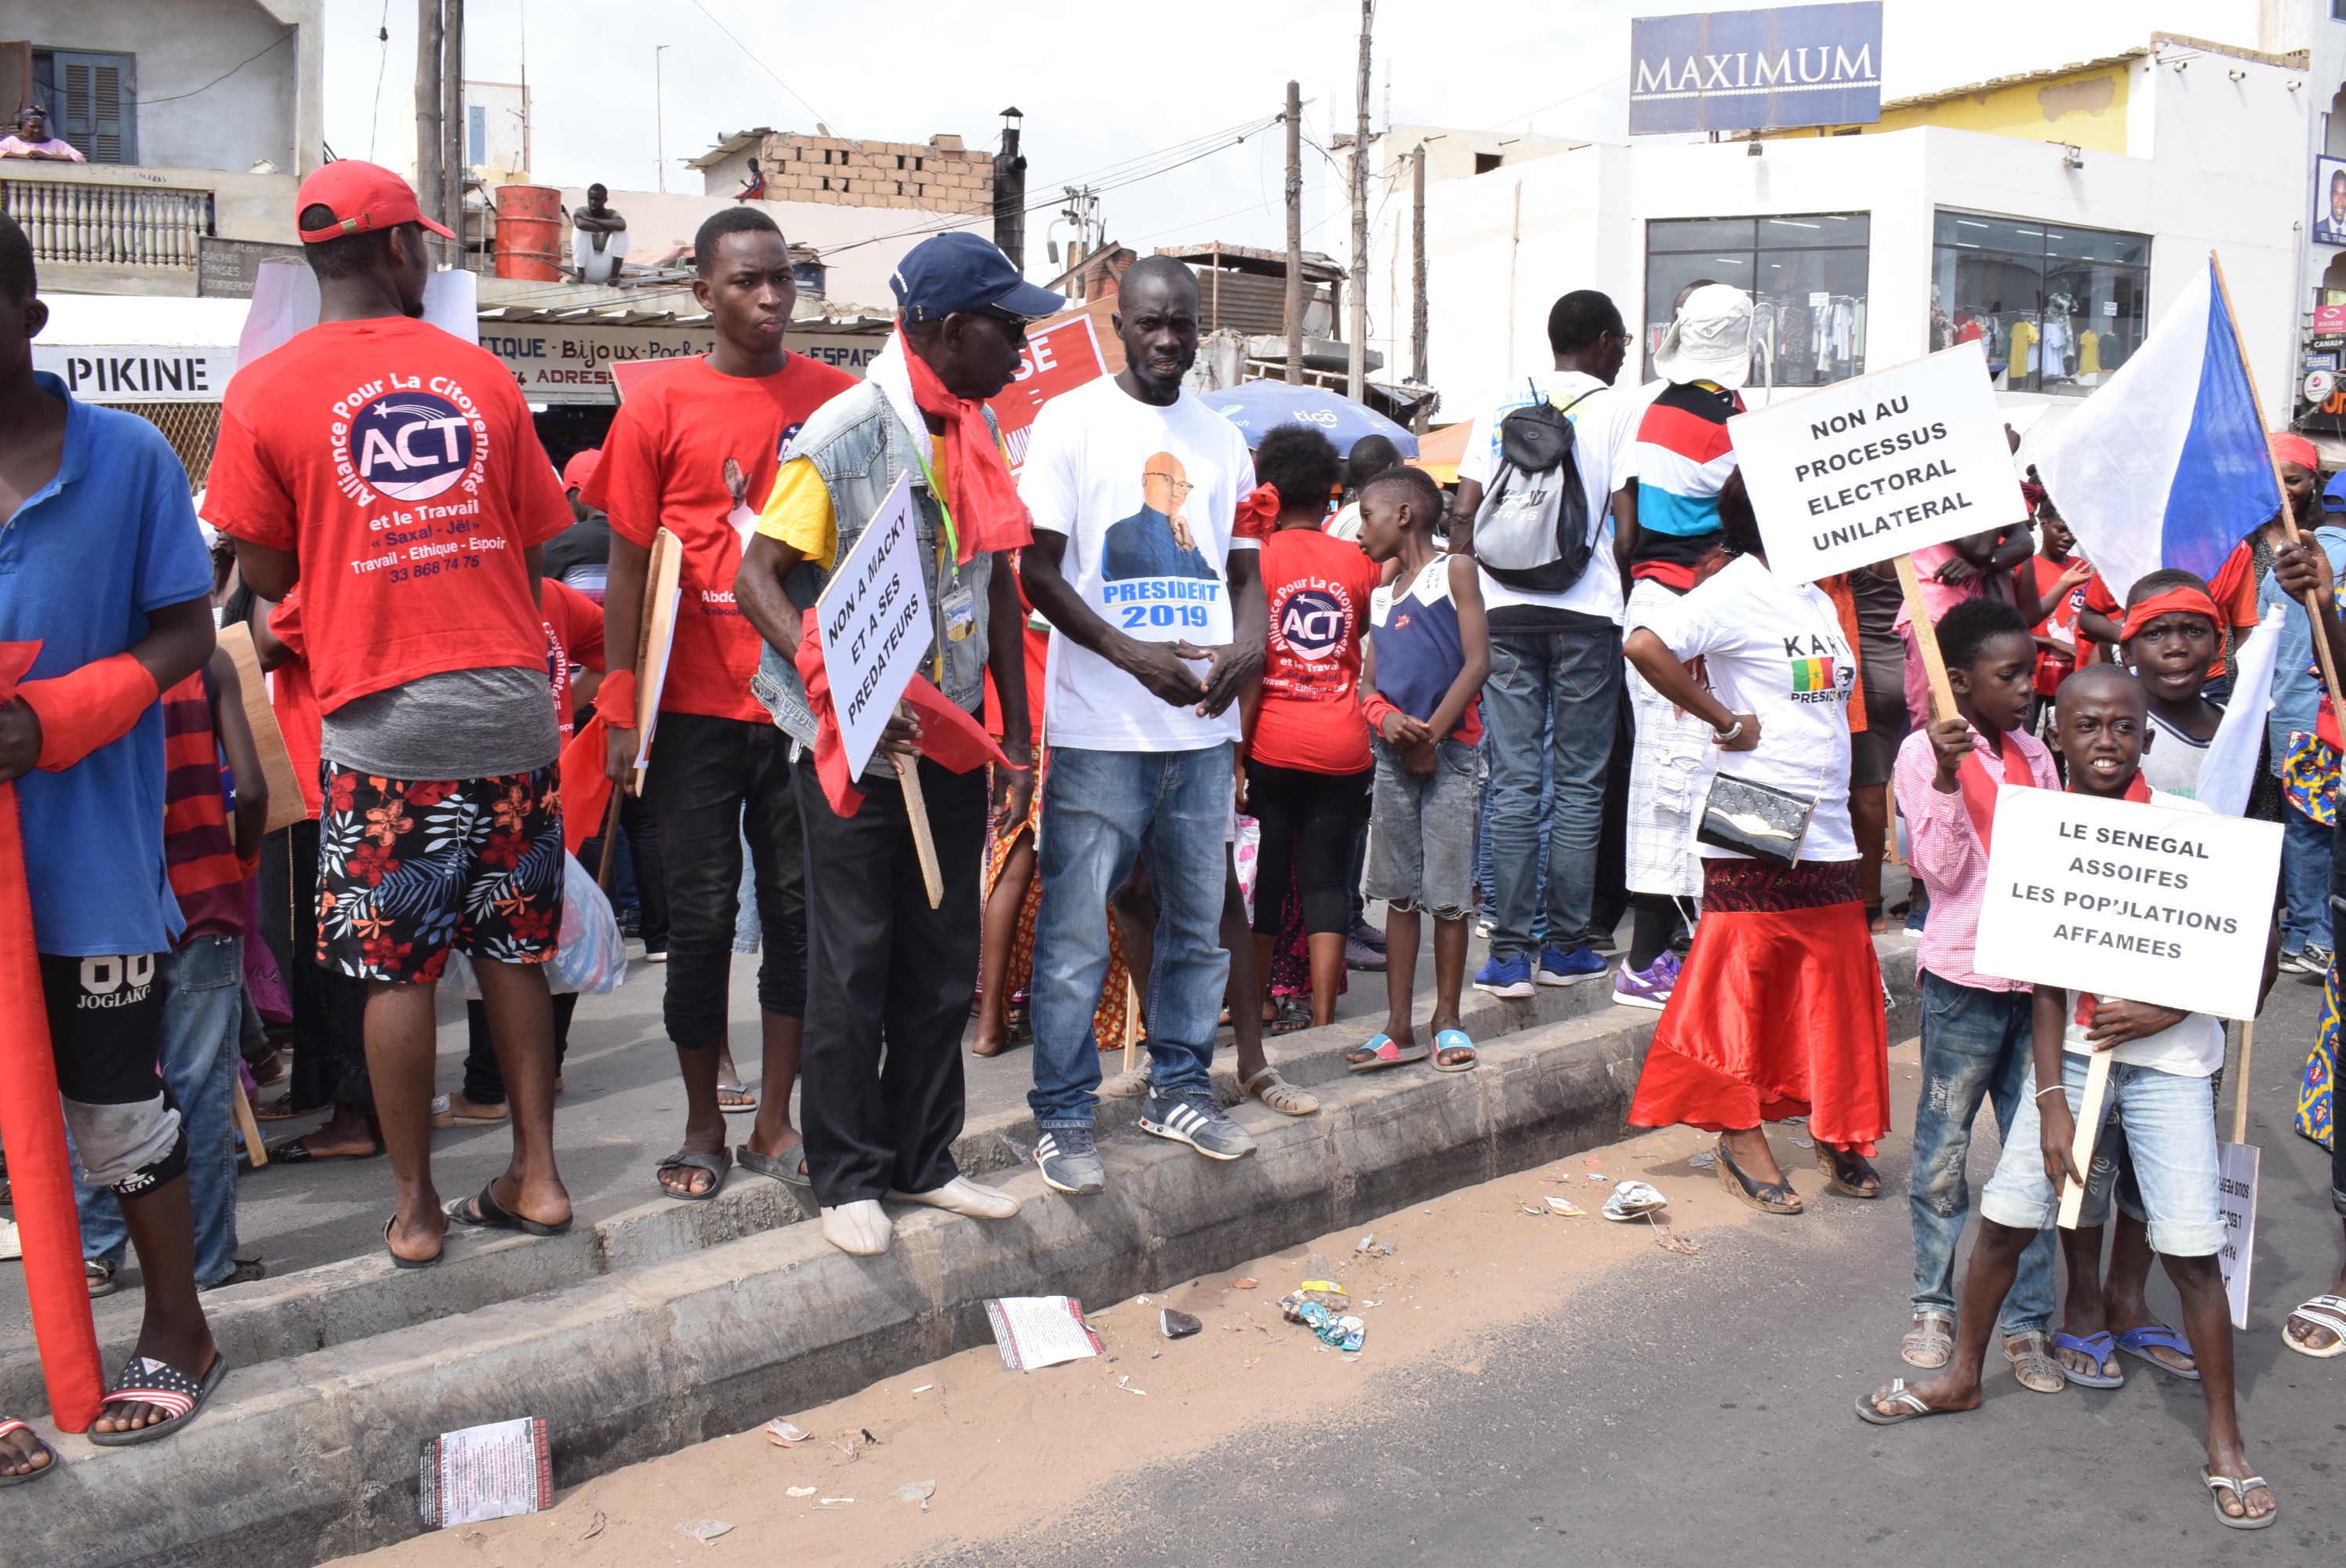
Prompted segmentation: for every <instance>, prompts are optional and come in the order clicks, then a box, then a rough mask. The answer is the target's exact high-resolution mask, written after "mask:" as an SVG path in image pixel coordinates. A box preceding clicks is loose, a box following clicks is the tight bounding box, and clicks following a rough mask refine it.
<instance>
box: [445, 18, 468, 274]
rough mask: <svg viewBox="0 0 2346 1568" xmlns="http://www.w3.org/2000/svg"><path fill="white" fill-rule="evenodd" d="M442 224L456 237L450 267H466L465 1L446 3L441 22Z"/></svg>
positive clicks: (450, 242)
mask: <svg viewBox="0 0 2346 1568" xmlns="http://www.w3.org/2000/svg"><path fill="white" fill-rule="evenodd" d="M440 37H441V52H440V124H441V131H442V141H441V145H442V146H443V147H444V148H446V149H447V150H446V151H445V152H444V153H443V154H442V155H441V162H440V200H441V203H442V210H441V215H440V221H441V222H443V223H444V224H446V225H447V226H448V228H449V230H450V231H451V232H452V233H454V235H455V236H456V238H455V239H451V240H447V241H444V243H445V244H446V245H447V247H448V264H449V265H450V266H452V267H462V266H463V265H464V0H442V6H441V23H440Z"/></svg>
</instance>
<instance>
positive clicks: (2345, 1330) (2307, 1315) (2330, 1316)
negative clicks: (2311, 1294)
mask: <svg viewBox="0 0 2346 1568" xmlns="http://www.w3.org/2000/svg"><path fill="white" fill-rule="evenodd" d="M2290 1318H2302V1319H2305V1320H2306V1321H2307V1322H2309V1323H2311V1324H2313V1325H2314V1326H2315V1327H2316V1328H2321V1329H2329V1330H2330V1331H2331V1333H2332V1334H2334V1335H2335V1336H2337V1338H2335V1339H2331V1341H2330V1343H2329V1344H2328V1345H2327V1346H2325V1347H2324V1348H2323V1349H2319V1350H2317V1349H2313V1348H2312V1347H2311V1346H2310V1345H2303V1344H2300V1343H2299V1342H2298V1339H2297V1337H2296V1336H2295V1335H2293V1334H2291V1333H2290V1331H2289V1322H2288V1319H2282V1321H2281V1326H2280V1339H2281V1343H2282V1344H2284V1345H2287V1346H2288V1347H2289V1348H2290V1349H2292V1350H2294V1351H2296V1352H2297V1353H2298V1354H2299V1355H2300V1356H2310V1357H2312V1358H2313V1359H2315V1360H2317V1361H2326V1360H2328V1359H2330V1358H2331V1357H2332V1356H2346V1296H2316V1297H2315V1298H2313V1299H2312V1300H2310V1301H2308V1302H2306V1303H2305V1304H2304V1305H2303V1306H2300V1307H2299V1308H2296V1309H2295V1310H2293V1311H2291V1312H2290Z"/></svg>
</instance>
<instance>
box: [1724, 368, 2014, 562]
mask: <svg viewBox="0 0 2346 1568" xmlns="http://www.w3.org/2000/svg"><path fill="white" fill-rule="evenodd" d="M1727 428H1728V433H1729V435H1730V436H1732V437H1733V438H1734V442H1735V461H1736V465H1737V466H1738V467H1739V468H1740V469H1741V470H1742V471H1743V484H1744V487H1745V488H1746V489H1747V490H1749V492H1750V494H1751V508H1752V511H1753V512H1754V513H1755V514H1757V515H1758V517H1759V519H1760V535H1761V537H1762V538H1764V539H1765V540H1766V541H1767V545H1768V569H1769V570H1770V571H1771V572H1773V573H1775V575H1777V576H1779V577H1781V578H1784V579H1787V580H1789V581H1790V582H1795V583H1812V582H1814V581H1816V580H1817V579H1818V578H1819V577H1828V576H1831V575H1832V574H1834V573H1835V572H1846V571H1849V570H1851V569H1852V568H1854V567H1858V566H1865V565H1872V563H1874V562H1876V561H1886V560H1888V559H1890V558H1891V557H1892V556H1893V555H1905V554H1908V553H1909V552H1912V551H1914V550H1919V549H1922V548H1923V547H1924V546H1925V545H1943V544H1945V543H1946V542H1947V541H1948V540H1950V539H1960V538H1962V537H1963V536H1964V535H1966V534H1977V533H1981V532H1983V531H1984V530H1986V529H1989V528H1998V527H2001V526H2003V525H2004V524H2006V523H2017V522H2019V521H2020V520H2022V519H2023V518H2025V517H2026V516H2027V515H2028V506H2027V504H2026V503H2025V502H2024V501H2022V500H2021V498H2020V481H2019V480H2018V479H2017V478H2015V476H2014V474H2013V471H2012V450H2011V446H2010V443H2007V442H2006V441H2005V440H2004V416H2003V415H2002V414H2001V413H2000V412H1998V411H1997V409H1996V406H1995V386H1994V382H1991V381H1990V380H1989V378H1988V373H1987V360H1986V357H1985V355H1984V353H1983V352H1982V351H1981V349H1980V345H1979V344H1978V343H1976V342H1969V343H1957V344H1956V345H1955V346H1954V347H1953V348H1952V349H1944V350H1942V351H1939V352H1938V353H1935V354H1931V355H1928V356H1926V357H1924V358H1923V359H1919V360H1913V361H1909V362H1908V363H1906V364H1902V365H1899V366H1896V367H1894V368H1893V369H1891V370H1886V371H1878V372H1874V373H1873V374H1872V375H1869V376H1859V377H1858V378H1856V379H1855V380H1853V381H1846V382H1836V383H1835V384H1834V385H1832V386H1829V387H1822V388H1820V389H1819V390H1817V391H1816V392H1809V393H1807V394H1805V395H1804V396H1801V397H1797V398H1793V399H1791V400H1790V401H1789V402H1777V403H1771V404H1770V405H1769V406H1768V407H1766V408H1762V409H1754V410H1753V411H1752V412H1749V413H1739V414H1737V415H1735V416H1734V417H1733V418H1732V419H1730V420H1729V421H1728V426H1727Z"/></svg>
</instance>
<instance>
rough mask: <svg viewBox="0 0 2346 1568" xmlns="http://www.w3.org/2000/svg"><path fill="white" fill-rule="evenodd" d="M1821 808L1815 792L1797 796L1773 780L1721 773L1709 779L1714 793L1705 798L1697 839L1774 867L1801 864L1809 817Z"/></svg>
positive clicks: (1696, 832)
mask: <svg viewBox="0 0 2346 1568" xmlns="http://www.w3.org/2000/svg"><path fill="white" fill-rule="evenodd" d="M1816 809H1817V801H1816V797H1815V796H1813V795H1796V794H1794V793H1793V792H1792V791H1791V790H1790V789H1777V788H1776V787H1775V786H1774V785H1773V784H1761V783H1758V782H1755V781H1754V780H1752V779H1738V778H1736V777H1735V776H1734V775H1733V774H1730V773H1721V774H1719V775H1718V776H1717V777H1716V778H1714V779H1712V780H1711V781H1710V797H1709V799H1707V800H1705V801H1704V802H1703V806H1702V821H1701V823H1700V825H1699V826H1698V827H1697V828H1696V830H1695V835H1694V838H1695V842H1696V843H1698V844H1709V846H1711V848H1713V849H1716V850H1734V851H1735V852H1736V853H1737V854H1739V855H1749V856H1750V857H1751V858H1752V859H1753V860H1767V861H1769V862H1770V863H1771V864H1774V865H1779V866H1792V865H1798V864H1799V863H1800V840H1801V839H1802V838H1803V837H1805V836H1806V835H1807V833H1808V830H1809V818H1810V816H1811V814H1812V813H1813V812H1814V811H1815V810H1816Z"/></svg>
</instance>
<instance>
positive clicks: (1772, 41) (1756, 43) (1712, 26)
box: [1629, 0, 1882, 136]
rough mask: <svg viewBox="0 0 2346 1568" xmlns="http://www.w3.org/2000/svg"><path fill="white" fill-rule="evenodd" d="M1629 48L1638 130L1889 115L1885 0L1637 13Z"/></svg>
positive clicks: (1840, 121)
mask: <svg viewBox="0 0 2346 1568" xmlns="http://www.w3.org/2000/svg"><path fill="white" fill-rule="evenodd" d="M1629 56H1630V59H1629V134H1630V135H1632V136H1658V135H1665V134H1671V133H1680V132H1686V131H1721V130H1782V129H1785V128H1786V127H1791V126H1848V125H1874V124H1877V123H1879V122H1880V120H1881V118H1882V5H1881V0H1855V3H1853V4H1848V5H1780V6H1778V7H1776V8H1775V9H1773V10H1768V11H1713V12H1707V13H1701V14H1698V15H1688V16H1638V17H1635V18H1633V19H1631V21H1630V23H1629Z"/></svg>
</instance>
